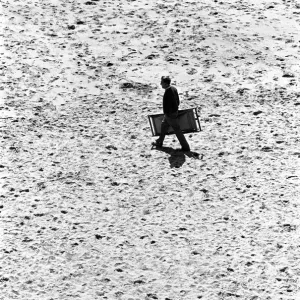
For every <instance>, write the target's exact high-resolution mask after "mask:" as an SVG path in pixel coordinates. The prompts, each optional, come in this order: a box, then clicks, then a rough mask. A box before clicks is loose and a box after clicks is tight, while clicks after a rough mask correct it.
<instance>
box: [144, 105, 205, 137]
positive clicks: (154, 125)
mask: <svg viewBox="0 0 300 300" xmlns="http://www.w3.org/2000/svg"><path fill="white" fill-rule="evenodd" d="M191 110H192V111H193V113H194V116H195V121H196V125H198V126H197V129H195V130H182V132H183V133H193V132H200V131H202V128H201V125H200V120H199V117H200V116H199V114H198V107H194V108H189V109H183V110H179V111H178V113H181V112H186V111H191ZM158 116H159V117H163V116H164V114H155V115H148V120H149V123H150V128H151V132H152V136H159V134H157V133H156V132H157V127H156V124H155V123H154V122H153V120H152V118H153V117H158ZM171 134H174V132H167V133H166V135H171Z"/></svg>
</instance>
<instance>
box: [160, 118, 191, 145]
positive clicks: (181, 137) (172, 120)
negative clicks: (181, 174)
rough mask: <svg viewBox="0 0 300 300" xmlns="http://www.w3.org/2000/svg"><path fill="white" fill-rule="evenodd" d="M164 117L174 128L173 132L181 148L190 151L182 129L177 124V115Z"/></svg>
mask: <svg viewBox="0 0 300 300" xmlns="http://www.w3.org/2000/svg"><path fill="white" fill-rule="evenodd" d="M166 119H167V122H168V123H169V124H170V125H171V126H172V128H173V129H174V132H175V134H176V137H177V139H178V141H179V143H180V145H181V148H182V150H185V151H190V146H189V144H188V142H187V140H186V138H185V136H184V134H183V133H182V131H181V129H180V125H179V122H178V119H177V117H176V118H170V117H166Z"/></svg>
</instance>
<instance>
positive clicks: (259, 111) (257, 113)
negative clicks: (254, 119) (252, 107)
mask: <svg viewBox="0 0 300 300" xmlns="http://www.w3.org/2000/svg"><path fill="white" fill-rule="evenodd" d="M262 113H263V112H262V111H261V110H258V111H255V112H254V113H253V115H254V116H258V115H260V114H262Z"/></svg>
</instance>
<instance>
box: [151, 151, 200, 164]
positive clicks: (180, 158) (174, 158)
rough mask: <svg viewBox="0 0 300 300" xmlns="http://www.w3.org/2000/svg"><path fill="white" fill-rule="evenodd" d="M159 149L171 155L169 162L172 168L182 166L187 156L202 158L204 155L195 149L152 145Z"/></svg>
mask: <svg viewBox="0 0 300 300" xmlns="http://www.w3.org/2000/svg"><path fill="white" fill-rule="evenodd" d="M153 149H154V150H157V151H161V152H165V153H167V154H169V155H170V157H169V162H170V167H171V168H180V167H182V166H183V165H184V163H185V156H187V157H190V158H194V159H202V158H203V155H200V154H199V153H197V152H193V151H181V150H180V149H173V148H171V147H152V148H151V150H153Z"/></svg>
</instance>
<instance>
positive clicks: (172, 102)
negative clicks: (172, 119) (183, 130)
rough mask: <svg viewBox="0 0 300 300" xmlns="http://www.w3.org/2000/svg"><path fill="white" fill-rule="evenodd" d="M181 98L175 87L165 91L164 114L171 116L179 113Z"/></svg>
mask: <svg viewBox="0 0 300 300" xmlns="http://www.w3.org/2000/svg"><path fill="white" fill-rule="evenodd" d="M179 103H180V101H179V96H178V92H177V89H176V88H175V87H174V86H170V87H169V88H167V89H166V90H165V94H164V97H163V111H164V114H171V113H174V112H177V111H178V106H179Z"/></svg>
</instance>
